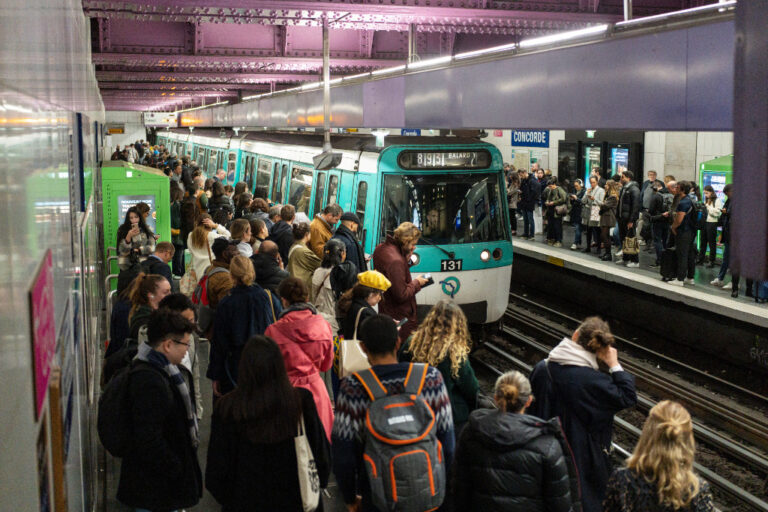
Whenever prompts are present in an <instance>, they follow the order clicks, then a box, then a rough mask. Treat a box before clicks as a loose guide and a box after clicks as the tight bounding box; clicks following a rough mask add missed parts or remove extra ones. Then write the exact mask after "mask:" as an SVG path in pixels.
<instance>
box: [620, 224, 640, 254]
mask: <svg viewBox="0 0 768 512" xmlns="http://www.w3.org/2000/svg"><path fill="white" fill-rule="evenodd" d="M621 251H622V252H623V253H624V254H627V255H629V256H634V255H635V254H639V253H640V244H639V243H638V242H637V235H636V232H635V229H634V228H633V229H632V236H629V234H627V236H626V237H625V238H624V243H623V244H622V245H621Z"/></svg>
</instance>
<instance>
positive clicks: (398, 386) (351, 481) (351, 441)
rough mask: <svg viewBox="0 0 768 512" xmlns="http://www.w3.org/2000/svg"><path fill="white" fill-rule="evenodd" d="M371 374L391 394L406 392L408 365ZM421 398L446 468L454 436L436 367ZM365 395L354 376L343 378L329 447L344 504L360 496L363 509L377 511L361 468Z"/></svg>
mask: <svg viewBox="0 0 768 512" xmlns="http://www.w3.org/2000/svg"><path fill="white" fill-rule="evenodd" d="M373 371H374V372H375V373H376V376H377V377H379V380H380V381H381V383H382V384H383V385H384V387H386V388H387V390H388V391H389V393H390V394H397V393H403V392H404V391H405V387H404V383H405V376H406V374H407V372H408V363H398V364H387V365H377V366H374V367H373ZM421 396H422V397H423V398H424V400H426V402H427V403H428V404H429V406H430V407H431V408H432V410H433V411H434V412H435V416H436V420H437V438H438V439H439V440H440V443H442V445H443V456H444V457H445V462H446V467H450V465H451V461H452V460H453V451H454V447H455V444H456V443H455V437H454V432H453V414H452V412H451V401H450V399H449V398H448V393H447V391H446V389H445V384H444V383H443V377H442V375H441V374H440V372H439V371H438V370H437V368H434V367H430V368H429V370H427V377H426V378H425V379H424V388H423V389H422V391H421ZM370 403H371V400H370V398H368V394H367V393H366V392H365V389H363V386H362V385H361V384H360V381H358V380H357V379H356V378H354V377H346V378H344V379H342V381H341V385H340V387H339V394H338V396H337V397H336V411H335V418H334V422H333V434H332V437H331V446H332V450H333V472H334V474H335V475H336V480H337V482H338V485H339V489H340V490H341V492H342V495H343V496H344V502H345V503H354V501H355V495H357V494H359V495H362V496H363V510H364V511H373V510H376V509H374V508H373V506H372V505H371V499H370V498H371V491H370V487H369V485H368V478H367V475H366V473H365V469H364V467H363V444H362V435H363V430H364V428H363V422H364V419H365V413H366V411H367V410H368V405H369V404H370Z"/></svg>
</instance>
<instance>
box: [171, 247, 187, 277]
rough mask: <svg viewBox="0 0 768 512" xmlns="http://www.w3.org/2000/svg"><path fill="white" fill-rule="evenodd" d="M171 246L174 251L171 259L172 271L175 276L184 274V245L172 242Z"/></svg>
mask: <svg viewBox="0 0 768 512" xmlns="http://www.w3.org/2000/svg"><path fill="white" fill-rule="evenodd" d="M173 248H174V249H176V252H175V253H173V260H172V261H171V265H172V267H173V273H174V275H177V276H183V275H184V246H183V245H176V244H173Z"/></svg>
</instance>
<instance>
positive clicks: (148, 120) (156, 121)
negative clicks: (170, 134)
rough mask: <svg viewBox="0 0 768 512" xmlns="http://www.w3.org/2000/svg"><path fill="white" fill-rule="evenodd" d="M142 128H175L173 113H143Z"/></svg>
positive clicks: (174, 115)
mask: <svg viewBox="0 0 768 512" xmlns="http://www.w3.org/2000/svg"><path fill="white" fill-rule="evenodd" d="M144 126H176V114H175V113H173V112H144Z"/></svg>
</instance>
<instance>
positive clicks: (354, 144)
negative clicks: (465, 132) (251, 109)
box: [172, 128, 487, 153]
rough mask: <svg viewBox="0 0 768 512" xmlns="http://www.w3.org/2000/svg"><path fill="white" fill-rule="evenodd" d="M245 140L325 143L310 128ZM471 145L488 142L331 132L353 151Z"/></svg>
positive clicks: (337, 143) (339, 145) (336, 144)
mask: <svg viewBox="0 0 768 512" xmlns="http://www.w3.org/2000/svg"><path fill="white" fill-rule="evenodd" d="M172 131H173V132H174V133H182V134H184V133H188V131H187V130H186V129H185V128H175V129H173V130H172ZM224 132H225V136H224V138H228V137H234V136H235V133H234V131H233V130H224ZM193 135H195V136H202V137H215V138H221V130H206V129H202V130H195V131H194V133H193ZM243 140H246V141H254V142H269V143H273V144H289V145H292V146H307V147H317V148H322V147H323V134H322V133H308V132H293V131H291V132H245V134H244V137H243ZM441 144H442V145H457V144H461V145H468V144H487V143H486V142H484V141H482V140H480V139H476V138H472V137H446V136H420V135H413V136H403V135H388V136H387V137H385V138H384V146H383V147H377V146H376V137H375V136H373V135H369V134H362V133H350V134H333V135H331V145H332V146H333V148H334V149H339V150H350V151H369V152H373V153H380V152H381V151H382V150H383V149H384V148H386V147H389V146H398V145H408V146H419V145H421V146H427V145H430V146H431V145H441Z"/></svg>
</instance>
